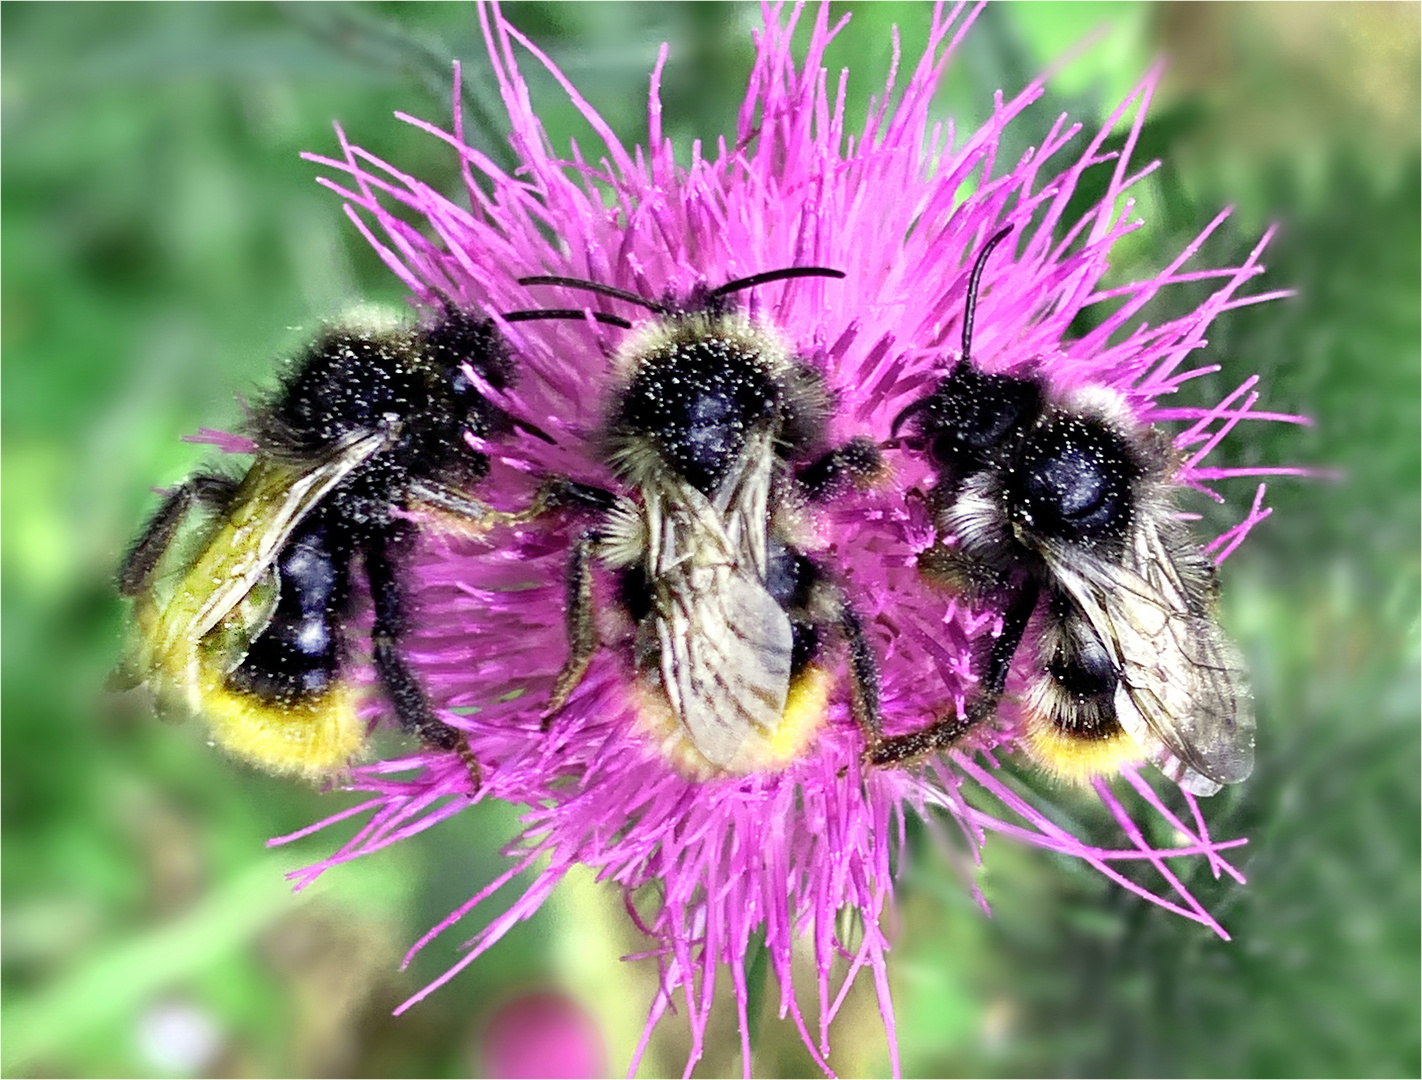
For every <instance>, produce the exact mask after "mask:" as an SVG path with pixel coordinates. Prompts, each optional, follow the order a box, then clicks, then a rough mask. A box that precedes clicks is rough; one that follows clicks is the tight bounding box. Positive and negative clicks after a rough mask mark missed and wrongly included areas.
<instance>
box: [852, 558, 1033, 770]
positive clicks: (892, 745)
mask: <svg viewBox="0 0 1422 1080" xmlns="http://www.w3.org/2000/svg"><path fill="white" fill-rule="evenodd" d="M1040 592H1041V587H1040V585H1039V584H1038V583H1037V581H1036V580H1035V579H1030V578H1029V579H1028V580H1027V581H1026V582H1024V583H1023V584H1022V585H1021V586H1020V587H1019V588H1018V590H1017V592H1016V594H1015V595H1014V596H1013V597H1012V600H1011V601H1010V602H1009V603H1008V605H1007V610H1006V612H1004V613H1003V617H1002V633H1000V634H999V635H998V636H997V638H996V639H995V640H994V641H993V643H992V647H991V649H990V650H989V652H988V657H987V664H986V667H985V670H984V671H983V674H982V677H981V678H980V679H979V680H978V692H977V694H976V696H974V697H973V699H972V700H971V701H969V702H968V704H967V707H966V708H965V709H964V710H963V715H961V716H960V715H959V714H958V713H957V712H956V711H955V712H952V713H949V714H948V715H947V716H945V717H943V718H942V719H940V720H937V721H935V722H934V723H932V724H930V725H929V726H928V727H926V728H923V729H922V730H919V731H911V732H909V733H908V734H906V735H893V736H890V737H889V738H886V739H881V740H879V742H878V743H877V744H875V745H870V746H869V747H868V749H866V750H865V752H864V764H865V765H866V766H869V765H897V764H899V763H900V762H904V761H912V760H913V759H914V758H917V757H922V756H923V755H924V754H928V753H932V752H933V751H935V750H946V749H947V748H948V747H950V746H952V745H953V744H954V743H955V742H957V741H958V740H959V739H961V738H962V737H963V736H964V735H966V734H967V733H968V732H969V731H971V730H972V729H973V728H975V727H977V726H978V725H979V724H980V723H982V722H983V721H984V720H988V719H990V718H991V717H992V716H993V714H994V713H996V712H997V706H998V702H999V701H1001V700H1002V691H1003V688H1004V687H1006V685H1007V675H1008V672H1009V671H1011V670H1012V657H1013V656H1014V655H1015V654H1016V652H1017V647H1018V645H1020V644H1021V643H1022V635H1023V634H1025V633H1026V632H1027V623H1028V622H1029V621H1030V620H1031V618H1032V612H1033V611H1035V610H1036V608H1037V597H1038V595H1039V593H1040Z"/></svg>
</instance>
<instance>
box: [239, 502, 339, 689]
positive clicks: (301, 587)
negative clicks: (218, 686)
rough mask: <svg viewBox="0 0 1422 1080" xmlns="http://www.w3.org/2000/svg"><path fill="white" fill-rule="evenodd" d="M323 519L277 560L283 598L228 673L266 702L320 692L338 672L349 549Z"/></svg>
mask: <svg viewBox="0 0 1422 1080" xmlns="http://www.w3.org/2000/svg"><path fill="white" fill-rule="evenodd" d="M340 547H342V545H339V544H337V543H336V542H334V541H333V538H332V537H331V535H330V532H329V530H328V529H327V528H326V527H325V526H324V525H323V524H320V523H318V524H316V525H314V526H311V527H308V528H306V529H304V530H302V531H301V532H299V533H298V534H297V535H296V536H295V537H293V538H292V539H291V540H289V541H288V542H287V545H286V547H284V548H283V549H282V552H281V556H280V557H279V558H278V560H277V572H278V575H279V578H280V598H279V599H278V601H277V605H276V610H275V611H273V613H272V617H271V621H270V622H269V623H268V624H267V626H266V628H265V629H264V630H263V631H262V633H261V634H260V635H258V636H257V638H256V639H255V640H254V641H253V642H252V644H251V647H250V648H249V649H248V650H247V655H246V656H245V657H244V658H243V660H242V663H241V664H239V665H238V666H237V667H236V668H235V669H234V670H233V671H232V672H231V674H229V675H228V677H227V684H228V686H229V687H230V688H231V689H233V690H237V691H241V692H243V693H247V694H251V695H252V696H254V697H256V698H258V699H260V700H262V701H264V702H268V703H273V704H277V703H292V702H296V701H302V700H305V699H309V698H312V697H317V696H319V695H321V694H323V693H325V692H326V691H327V690H329V689H330V688H331V687H332V685H333V684H334V683H335V682H336V681H337V679H338V678H339V677H340V672H341V667H342V663H343V661H344V659H345V655H344V654H345V638H344V635H343V633H342V629H341V626H342V622H343V621H344V619H343V617H344V615H345V609H346V603H347V597H348V594H349V591H350V553H349V552H348V551H343V550H338V548H340Z"/></svg>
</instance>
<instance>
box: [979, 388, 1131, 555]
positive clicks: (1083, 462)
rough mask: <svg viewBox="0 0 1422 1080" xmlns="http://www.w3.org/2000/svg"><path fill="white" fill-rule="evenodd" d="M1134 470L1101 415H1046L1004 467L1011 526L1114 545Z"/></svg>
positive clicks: (1122, 529)
mask: <svg viewBox="0 0 1422 1080" xmlns="http://www.w3.org/2000/svg"><path fill="white" fill-rule="evenodd" d="M1140 472H1141V470H1140V466H1139V464H1138V463H1137V461H1136V460H1135V456H1134V455H1133V453H1132V452H1131V448H1130V446H1129V445H1128V444H1127V442H1126V440H1125V439H1124V438H1123V437H1122V436H1121V435H1120V434H1119V433H1118V432H1116V431H1115V430H1114V429H1112V428H1111V427H1109V426H1108V425H1106V424H1105V423H1103V422H1101V421H1100V420H1095V419H1085V418H1080V417H1073V416H1056V417H1052V418H1050V419H1048V420H1046V421H1045V422H1043V423H1042V424H1041V425H1040V426H1038V427H1037V428H1035V429H1033V430H1032V431H1031V432H1029V433H1028V435H1027V437H1026V441H1025V443H1024V444H1023V447H1022V452H1021V454H1020V456H1019V457H1018V459H1017V464H1016V467H1015V468H1013V469H1012V470H1011V473H1010V476H1009V480H1008V487H1007V498H1008V506H1009V512H1010V515H1011V518H1012V521H1013V524H1014V527H1016V528H1018V529H1020V530H1023V531H1026V532H1028V533H1030V534H1032V535H1034V536H1036V537H1040V538H1044V539H1051V540H1059V541H1066V542H1068V543H1076V544H1084V545H1088V546H1107V547H1119V545H1120V544H1122V543H1123V542H1124V538H1125V535H1126V531H1127V529H1128V528H1129V526H1130V522H1131V518H1132V515H1133V513H1134V509H1135V508H1134V496H1133V485H1134V483H1135V481H1136V480H1137V479H1138V478H1139V476H1140Z"/></svg>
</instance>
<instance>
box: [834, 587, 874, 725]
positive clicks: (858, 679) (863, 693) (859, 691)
mask: <svg viewBox="0 0 1422 1080" xmlns="http://www.w3.org/2000/svg"><path fill="white" fill-rule="evenodd" d="M839 629H840V633H842V634H843V635H844V640H845V643H846V644H847V645H848V646H849V676H850V683H849V685H850V702H849V705H850V711H851V712H852V713H853V714H854V720H855V722H856V723H857V724H858V725H859V728H860V730H861V731H863V732H864V739H865V741H866V742H867V743H868V745H869V747H870V748H871V749H872V748H873V747H876V746H878V745H879V744H880V743H882V742H883V739H884V722H883V715H882V713H881V712H880V707H879V665H878V664H877V663H875V661H874V650H873V649H872V648H870V646H869V639H868V637H867V636H866V635H865V633H864V623H863V622H862V621H861V620H860V618H859V613H858V612H857V611H855V610H854V608H853V607H851V606H850V604H849V602H848V601H847V600H845V599H844V598H843V597H841V598H840V604H839Z"/></svg>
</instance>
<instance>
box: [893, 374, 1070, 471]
mask: <svg viewBox="0 0 1422 1080" xmlns="http://www.w3.org/2000/svg"><path fill="white" fill-rule="evenodd" d="M1041 409H1042V388H1041V386H1040V384H1038V383H1037V382H1036V381H1035V380H1031V379H1019V378H1014V377H1013V376H1010V375H990V374H985V373H983V372H981V371H978V370H977V369H976V368H974V367H972V366H971V365H968V364H959V365H958V366H957V367H956V368H954V369H953V371H952V372H951V373H950V374H949V375H948V376H947V377H946V378H945V379H944V380H943V381H942V382H941V383H939V384H938V388H937V389H936V390H934V392H933V393H932V394H930V395H929V396H928V397H926V398H924V399H922V400H921V401H920V402H918V403H916V404H915V405H910V406H909V408H908V409H905V410H904V412H903V413H900V414H899V416H900V419H899V420H895V422H894V426H895V427H898V425H899V423H900V421H901V420H902V419H904V418H906V416H907V415H908V414H909V413H910V410H912V411H913V412H915V413H917V414H918V415H917V417H916V426H917V428H918V431H919V433H920V434H921V435H922V436H923V437H924V439H925V440H927V443H928V452H929V455H930V456H931V457H932V458H933V462H934V464H936V465H937V466H939V468H940V469H946V470H951V471H953V472H955V473H959V474H961V473H964V472H970V471H973V470H974V469H980V468H983V467H985V466H987V465H988V464H990V463H991V462H992V461H993V460H994V459H995V457H996V456H997V454H998V452H999V450H1000V449H1002V448H1004V447H1006V446H1007V445H1008V444H1009V442H1010V441H1011V440H1013V439H1014V438H1015V436H1016V435H1017V434H1018V433H1019V432H1021V431H1022V429H1023V428H1025V427H1026V426H1027V425H1029V424H1030V423H1032V421H1033V420H1035V419H1036V418H1037V416H1038V415H1040V413H1041Z"/></svg>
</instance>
